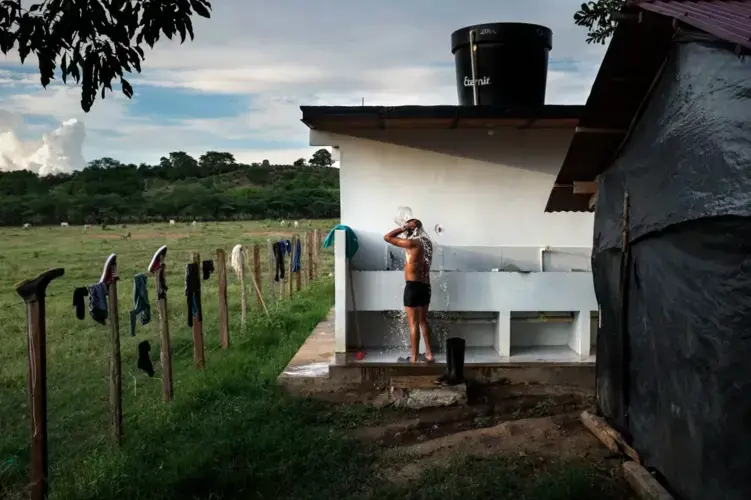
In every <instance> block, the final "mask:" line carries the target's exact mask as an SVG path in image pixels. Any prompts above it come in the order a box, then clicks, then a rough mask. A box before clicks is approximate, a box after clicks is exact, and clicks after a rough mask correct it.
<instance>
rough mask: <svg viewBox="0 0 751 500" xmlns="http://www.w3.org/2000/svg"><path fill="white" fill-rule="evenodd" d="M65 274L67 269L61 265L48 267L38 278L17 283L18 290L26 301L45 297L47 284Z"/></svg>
mask: <svg viewBox="0 0 751 500" xmlns="http://www.w3.org/2000/svg"><path fill="white" fill-rule="evenodd" d="M63 274H65V269H63V268H61V267H59V268H56V269H48V270H47V271H44V272H43V273H42V274H40V275H39V276H37V277H36V278H31V279H28V280H24V281H21V282H20V283H16V286H15V288H16V292H17V293H18V295H20V296H21V298H22V299H23V300H24V301H26V302H30V301H33V300H36V299H39V298H41V297H44V294H45V291H46V290H47V286H48V285H49V284H50V283H51V282H52V280H55V279H57V278H59V277H60V276H62V275H63Z"/></svg>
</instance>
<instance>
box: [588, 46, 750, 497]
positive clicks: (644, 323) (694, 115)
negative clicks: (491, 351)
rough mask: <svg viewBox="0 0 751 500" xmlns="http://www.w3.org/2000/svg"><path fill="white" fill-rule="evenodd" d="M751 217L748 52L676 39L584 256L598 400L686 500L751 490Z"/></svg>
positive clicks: (606, 186) (610, 181) (604, 192)
mask: <svg viewBox="0 0 751 500" xmlns="http://www.w3.org/2000/svg"><path fill="white" fill-rule="evenodd" d="M626 191H627V192H628V206H629V208H628V224H627V225H628V233H627V234H628V238H627V239H628V245H627V252H625V257H624V255H623V252H622V241H621V240H622V231H623V225H624V224H623V220H624V217H623V215H624V214H623V212H624V198H625V196H624V193H625V192H626ZM749 216H751V59H750V58H749V57H748V56H746V57H743V56H739V55H738V54H736V53H735V52H734V48H733V47H732V46H729V45H726V44H722V43H720V42H718V41H716V40H713V39H709V38H708V37H701V36H697V35H684V36H682V37H681V38H680V39H678V40H676V42H675V43H674V46H673V47H672V49H671V52H670V54H669V56H668V60H667V61H666V64H665V66H664V68H663V70H662V73H661V76H660V78H659V80H658V82H657V85H656V86H655V88H654V89H653V91H652V93H651V96H650V97H649V99H648V101H647V104H646V106H645V108H644V111H643V114H642V116H641V117H640V118H639V120H638V122H637V125H636V127H635V128H634V130H633V133H632V135H631V136H630V138H629V139H628V141H627V142H626V144H625V145H624V147H623V148H622V150H621V151H620V152H619V154H618V156H617V158H616V159H615V161H614V162H613V164H612V166H611V167H610V168H609V169H608V170H607V171H606V172H604V173H603V174H602V175H601V177H600V180H599V189H598V200H597V210H596V214H595V234H594V246H593V258H592V259H593V273H594V280H595V292H596V294H597V299H598V301H599V303H600V307H601V324H600V327H599V328H598V345H597V397H598V404H599V407H600V409H601V410H602V412H603V413H604V414H605V416H606V417H607V418H608V419H609V420H610V422H611V423H612V424H613V425H614V426H615V427H616V428H617V429H618V430H619V431H621V432H622V433H623V434H624V435H625V436H627V438H628V439H630V440H631V442H632V445H633V446H634V448H635V449H636V450H637V451H638V452H639V453H640V454H641V455H642V457H643V459H644V461H645V465H646V466H647V467H653V468H655V469H656V470H657V471H658V472H659V473H660V474H661V475H662V476H663V477H664V478H665V480H666V481H667V483H668V484H669V486H670V487H671V489H672V490H673V491H674V492H675V493H677V494H678V495H679V496H681V497H683V498H685V499H688V500H719V499H724V500H748V499H751V217H749Z"/></svg>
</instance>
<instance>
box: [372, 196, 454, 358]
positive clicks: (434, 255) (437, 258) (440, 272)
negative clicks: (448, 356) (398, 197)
mask: <svg viewBox="0 0 751 500" xmlns="http://www.w3.org/2000/svg"><path fill="white" fill-rule="evenodd" d="M412 218H413V215H412V209H411V208H410V207H398V208H397V211H396V216H395V217H394V222H396V224H398V225H400V226H403V225H404V224H406V223H407V221H408V220H410V219H412ZM436 234H437V235H438V234H439V233H436ZM402 236H403V237H407V238H409V239H412V240H416V239H419V240H424V241H425V243H426V245H425V247H426V249H430V250H429V251H428V252H426V255H425V260H426V261H427V262H428V263H429V264H431V271H432V272H431V281H432V286H433V289H434V290H440V291H441V292H442V293H440V294H435V293H434V294H433V297H436V295H439V296H440V297H442V298H444V300H445V304H441V306H442V307H440V309H442V310H441V311H435V310H433V311H430V313H429V318H428V322H429V325H430V330H431V343H432V344H433V345H434V347H436V348H437V350H436V353H438V352H444V351H445V345H446V338H447V336H448V326H449V321H448V314H447V313H446V312H444V311H446V310H448V307H449V303H450V299H449V293H448V280H447V277H446V276H445V266H444V249H443V248H442V247H441V246H440V245H438V244H437V243H436V241H435V240H433V239H432V238H430V236H429V235H428V233H427V232H426V231H425V229H424V228H422V227H421V228H417V229H415V230H414V231H413V232H412V233H411V234H404V233H403V234H402ZM389 256H390V253H388V252H387V254H386V263H385V264H386V269H391V268H392V267H391V262H390V260H391V258H390V257H389ZM436 264H437V266H436ZM436 271H437V276H436ZM435 305H436V304H435V302H433V306H435ZM389 317H390V318H392V319H393V321H392V322H391V325H390V326H389V337H391V338H397V339H399V343H398V345H397V347H395V348H394V349H392V350H393V351H399V350H404V349H409V347H410V342H409V323H408V321H407V313H406V312H405V311H404V310H401V311H395V314H393V315H390V316H389ZM421 343H422V341H421ZM421 351H424V346H423V347H422V349H421Z"/></svg>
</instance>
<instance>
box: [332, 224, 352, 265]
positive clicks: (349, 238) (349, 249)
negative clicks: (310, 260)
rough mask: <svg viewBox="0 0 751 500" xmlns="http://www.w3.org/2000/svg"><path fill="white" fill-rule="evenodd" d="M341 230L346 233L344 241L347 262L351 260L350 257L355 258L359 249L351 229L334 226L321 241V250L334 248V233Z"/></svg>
mask: <svg viewBox="0 0 751 500" xmlns="http://www.w3.org/2000/svg"><path fill="white" fill-rule="evenodd" d="M340 229H341V230H343V231H344V232H345V233H346V241H347V245H346V246H347V250H346V252H347V260H352V257H354V256H355V254H356V253H357V250H358V249H359V248H360V244H359V243H358V242H357V235H356V234H355V232H354V231H353V230H352V228H351V227H349V226H345V225H343V224H337V225H336V226H334V229H332V230H331V231H329V234H327V235H326V239H325V240H323V248H329V247H333V246H334V238H335V235H334V233H336V231H338V230H340Z"/></svg>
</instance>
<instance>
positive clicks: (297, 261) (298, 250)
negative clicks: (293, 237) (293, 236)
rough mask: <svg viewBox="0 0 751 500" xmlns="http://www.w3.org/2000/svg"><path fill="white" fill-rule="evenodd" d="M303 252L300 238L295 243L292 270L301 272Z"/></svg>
mask: <svg viewBox="0 0 751 500" xmlns="http://www.w3.org/2000/svg"><path fill="white" fill-rule="evenodd" d="M301 254H302V244H301V243H300V240H299V239H298V240H297V242H296V243H295V253H294V254H293V256H292V270H291V272H293V273H299V272H300V269H301V268H302V265H301V263H300V256H301Z"/></svg>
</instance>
